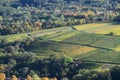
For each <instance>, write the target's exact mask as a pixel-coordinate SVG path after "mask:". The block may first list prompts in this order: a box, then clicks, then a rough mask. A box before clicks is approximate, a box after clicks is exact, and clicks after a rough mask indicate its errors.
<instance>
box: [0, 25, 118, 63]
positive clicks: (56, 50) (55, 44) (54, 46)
mask: <svg viewBox="0 0 120 80" xmlns="http://www.w3.org/2000/svg"><path fill="white" fill-rule="evenodd" d="M75 29H76V30H75ZM119 31H120V25H116V24H110V23H92V24H86V25H81V26H75V27H72V28H71V27H61V28H53V29H47V30H41V31H38V32H32V33H23V34H16V35H9V36H4V37H0V39H3V38H6V39H8V40H9V42H13V41H16V40H22V39H24V38H26V37H30V36H32V37H40V39H39V40H37V41H35V42H33V43H32V44H31V45H30V46H28V47H26V50H27V51H30V52H34V53H37V54H38V55H40V56H44V57H46V56H49V55H51V54H54V55H56V56H57V57H62V56H63V55H67V56H71V57H73V58H76V59H80V60H84V61H96V62H110V63H119V62H120V37H119V36H116V35H119ZM109 32H113V33H114V35H113V36H110V35H103V34H107V33H109ZM28 34H29V35H28Z"/></svg>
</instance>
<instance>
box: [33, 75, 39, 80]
mask: <svg viewBox="0 0 120 80" xmlns="http://www.w3.org/2000/svg"><path fill="white" fill-rule="evenodd" d="M32 79H33V80H39V79H40V78H39V76H38V75H37V74H34V75H32Z"/></svg>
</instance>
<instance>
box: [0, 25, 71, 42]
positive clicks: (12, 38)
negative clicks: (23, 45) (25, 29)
mask: <svg viewBox="0 0 120 80" xmlns="http://www.w3.org/2000/svg"><path fill="white" fill-rule="evenodd" d="M70 30H71V28H70V27H60V28H53V29H46V30H39V31H36V32H31V33H20V34H12V35H7V36H0V39H6V40H7V41H8V42H14V41H18V40H23V39H25V38H27V37H29V35H28V34H30V35H31V36H33V37H41V36H45V35H49V34H55V33H60V32H67V31H70Z"/></svg>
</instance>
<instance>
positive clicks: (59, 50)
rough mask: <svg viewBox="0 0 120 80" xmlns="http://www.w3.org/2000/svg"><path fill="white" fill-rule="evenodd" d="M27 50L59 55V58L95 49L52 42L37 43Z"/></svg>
mask: <svg viewBox="0 0 120 80" xmlns="http://www.w3.org/2000/svg"><path fill="white" fill-rule="evenodd" d="M27 50H28V51H31V52H35V53H39V54H40V53H42V54H46V55H51V54H57V55H58V56H63V55H67V56H73V55H80V54H83V53H87V52H89V51H93V50H95V48H92V47H87V46H81V45H72V44H65V43H58V42H50V41H37V42H34V43H32V44H31V45H30V46H29V47H28V48H27Z"/></svg>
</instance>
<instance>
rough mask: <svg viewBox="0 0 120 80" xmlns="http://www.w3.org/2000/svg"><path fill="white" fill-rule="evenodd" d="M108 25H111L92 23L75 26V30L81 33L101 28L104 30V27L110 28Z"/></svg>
mask: <svg viewBox="0 0 120 80" xmlns="http://www.w3.org/2000/svg"><path fill="white" fill-rule="evenodd" d="M108 25H110V23H90V24H83V25H77V26H74V28H75V29H76V30H79V31H86V30H91V29H96V28H100V27H102V28H103V27H104V26H108Z"/></svg>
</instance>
